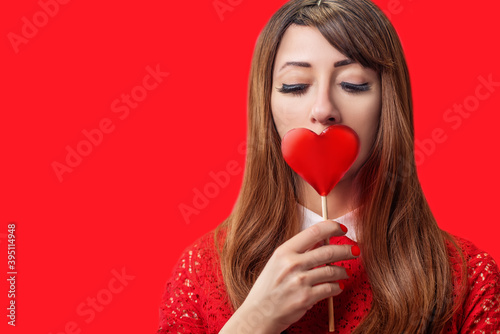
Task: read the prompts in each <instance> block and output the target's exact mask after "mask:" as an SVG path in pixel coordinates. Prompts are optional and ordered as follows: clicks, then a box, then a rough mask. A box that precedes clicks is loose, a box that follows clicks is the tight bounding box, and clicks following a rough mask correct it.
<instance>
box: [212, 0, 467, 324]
mask: <svg viewBox="0 0 500 334" xmlns="http://www.w3.org/2000/svg"><path fill="white" fill-rule="evenodd" d="M291 24H298V25H304V26H312V27H316V28H318V30H319V31H320V32H321V34H322V35H323V36H324V37H325V38H326V39H327V40H328V42H329V43H330V44H331V45H332V46H334V47H335V48H336V49H337V50H339V51H340V52H341V53H342V54H344V55H345V56H346V57H348V58H350V59H353V60H354V61H356V62H358V63H360V64H361V65H363V66H364V67H367V68H371V69H374V70H375V71H377V73H379V75H380V80H381V85H382V107H381V108H382V110H381V116H380V122H379V126H378V130H377V135H376V138H375V142H374V145H373V147H372V149H371V154H370V156H369V157H368V159H367V160H366V162H365V163H364V164H363V166H362V167H361V168H360V169H359V171H358V173H357V174H356V176H355V179H354V182H353V184H354V185H355V188H356V202H357V203H359V204H361V206H360V209H359V210H357V212H358V217H357V218H358V221H359V222H362V223H360V224H359V226H358V227H357V235H358V238H359V246H360V248H361V254H362V256H361V257H362V261H363V265H364V268H365V269H366V272H367V275H368V278H369V281H370V285H371V288H372V293H373V303H372V308H371V310H370V312H369V313H368V315H367V316H366V317H365V318H364V320H363V321H362V323H361V324H360V325H359V326H358V327H357V329H356V331H355V332H356V333H371V332H377V333H402V332H408V333H417V332H418V333H422V332H425V333H440V332H441V331H442V330H443V328H444V325H445V323H446V322H447V321H448V320H449V319H450V318H451V317H452V315H453V312H455V310H456V309H455V307H454V305H457V304H454V300H455V299H454V298H453V276H452V275H453V273H452V268H451V264H450V260H449V254H448V251H447V245H446V242H447V241H448V242H451V243H452V244H453V245H454V246H455V248H456V249H457V250H458V251H459V249H458V246H457V244H456V243H455V241H454V240H453V238H452V237H451V236H450V235H449V234H447V233H446V232H444V231H442V230H441V229H440V228H439V227H438V225H437V223H436V221H435V219H434V216H433V215H432V212H431V210H430V208H429V205H428V204H427V201H426V199H425V197H424V194H423V191H422V189H421V187H420V183H419V180H418V177H417V171H416V164H415V159H414V151H413V147H414V131H413V106H412V95H411V87H410V79H409V74H408V68H407V65H406V61H405V58H404V53H403V49H402V47H401V44H400V41H399V38H398V36H397V33H396V32H395V30H394V28H393V26H392V24H391V23H390V22H389V20H388V19H387V18H386V17H385V15H384V14H383V13H382V11H381V10H380V9H379V8H377V7H376V6H375V5H374V4H373V3H372V2H370V1H368V0H326V1H322V3H321V5H319V6H318V5H317V0H292V1H289V2H287V3H286V4H285V5H283V6H282V7H281V8H280V9H279V10H278V11H277V12H276V13H275V14H274V15H273V17H272V18H271V19H270V21H269V22H268V23H267V25H266V26H265V28H264V29H263V31H262V32H261V34H260V36H259V39H258V41H257V44H256V47H255V51H254V55H253V60H252V65H251V71H250V77H249V90H248V134H247V155H246V166H245V174H244V177H243V183H242V187H241V190H240V194H239V197H238V200H237V202H236V205H235V207H234V209H233V211H232V213H231V215H230V216H229V217H228V219H226V220H225V221H224V222H223V223H222V224H220V225H219V226H218V227H217V229H216V236H215V241H216V243H217V249H218V251H219V255H220V258H221V269H222V275H223V278H224V282H225V285H226V288H227V292H228V296H229V300H230V302H231V304H232V306H233V308H234V309H237V308H238V307H239V306H240V305H241V304H242V303H243V301H244V300H245V298H246V296H247V295H248V293H249V291H250V289H251V288H252V286H253V284H254V283H255V280H256V279H257V277H258V276H259V274H260V273H261V271H262V269H263V268H264V265H265V264H266V263H267V261H268V260H269V258H270V257H271V255H272V254H273V252H274V250H275V249H276V248H277V247H278V246H280V245H281V244H282V243H284V242H285V241H286V240H288V239H290V238H291V237H292V236H294V235H295V234H297V233H298V232H299V231H300V221H299V217H298V213H297V202H300V203H301V202H302V201H301V191H302V190H301V189H300V188H299V182H298V176H297V175H296V174H295V173H294V172H293V171H292V170H291V169H290V168H289V167H288V165H287V164H286V163H285V161H284V160H283V158H282V155H281V151H280V137H279V135H278V132H277V131H276V128H275V125H274V122H273V119H272V114H271V109H270V98H271V89H272V73H273V66H274V60H275V57H276V53H277V49H278V46H279V43H280V40H281V38H282V36H283V34H284V32H285V30H286V29H287V28H288V27H289V26H290V25H291ZM220 232H224V234H225V236H226V237H225V239H224V243H223V245H222V248H221V247H220V245H219V244H218V241H219V240H220V239H219V237H218V236H219V235H220ZM459 254H461V253H460V252H459ZM463 274H465V272H464V271H463V270H462V275H463ZM462 281H465V280H462Z"/></svg>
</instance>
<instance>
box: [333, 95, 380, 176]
mask: <svg viewBox="0 0 500 334" xmlns="http://www.w3.org/2000/svg"><path fill="white" fill-rule="evenodd" d="M343 107H344V108H343V109H344V112H343V113H342V118H343V123H344V124H345V125H347V126H349V127H351V128H352V129H353V130H354V131H356V133H357V134H358V136H359V140H360V146H361V147H360V152H359V156H358V158H357V160H356V162H355V164H354V166H360V165H361V164H363V163H364V162H365V160H366V159H367V158H368V154H369V151H370V149H371V147H372V144H373V142H374V140H375V135H376V132H377V127H378V123H379V120H380V111H381V106H380V98H377V96H376V95H374V96H371V97H369V98H367V99H358V101H357V102H356V103H352V102H351V103H346V104H345V105H344V106H343Z"/></svg>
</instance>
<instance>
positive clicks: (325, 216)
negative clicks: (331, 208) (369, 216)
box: [321, 196, 335, 332]
mask: <svg viewBox="0 0 500 334" xmlns="http://www.w3.org/2000/svg"><path fill="white" fill-rule="evenodd" d="M321 208H322V213H323V219H324V220H328V207H327V206H326V196H321ZM325 244H326V245H329V244H330V240H328V239H326V240H325ZM328 324H329V326H328V328H329V330H330V332H335V319H334V316H333V297H329V298H328Z"/></svg>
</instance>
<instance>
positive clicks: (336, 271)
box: [306, 265, 349, 285]
mask: <svg viewBox="0 0 500 334" xmlns="http://www.w3.org/2000/svg"><path fill="white" fill-rule="evenodd" d="M306 275H307V279H306V282H307V283H308V284H310V285H316V284H319V283H327V282H334V281H338V280H341V279H348V278H349V275H348V274H347V271H346V269H345V268H344V267H340V266H330V265H328V266H322V267H318V268H315V269H311V270H309V271H307V272H306Z"/></svg>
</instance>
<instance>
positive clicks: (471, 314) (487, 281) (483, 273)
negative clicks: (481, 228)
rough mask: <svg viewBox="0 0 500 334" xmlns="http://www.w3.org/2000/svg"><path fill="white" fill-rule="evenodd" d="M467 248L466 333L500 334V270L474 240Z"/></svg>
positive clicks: (465, 245) (465, 246) (468, 243)
mask: <svg viewBox="0 0 500 334" xmlns="http://www.w3.org/2000/svg"><path fill="white" fill-rule="evenodd" d="M463 249H464V250H465V252H466V258H467V259H468V282H469V294H468V295H467V298H466V300H465V303H464V313H463V315H464V318H463V323H462V327H461V332H462V333H500V320H499V318H500V272H499V269H498V266H497V264H496V262H495V260H494V259H493V258H492V257H491V256H490V255H489V254H488V253H486V252H484V251H481V250H479V249H478V248H477V247H476V246H474V245H473V244H472V243H470V242H464V247H463Z"/></svg>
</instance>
